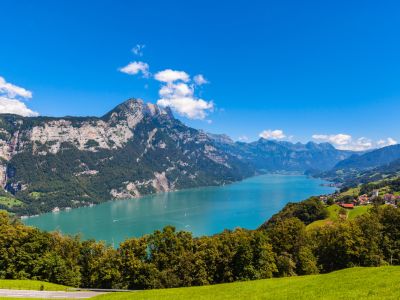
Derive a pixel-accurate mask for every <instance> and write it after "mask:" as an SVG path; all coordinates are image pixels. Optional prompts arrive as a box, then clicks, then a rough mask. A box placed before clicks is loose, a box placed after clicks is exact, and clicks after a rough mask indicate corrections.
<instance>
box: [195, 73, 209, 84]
mask: <svg viewBox="0 0 400 300" xmlns="http://www.w3.org/2000/svg"><path fill="white" fill-rule="evenodd" d="M193 81H194V83H195V84H197V85H203V84H206V83H208V80H207V79H205V78H204V76H203V75H202V74H198V75H196V76H194V77H193Z"/></svg>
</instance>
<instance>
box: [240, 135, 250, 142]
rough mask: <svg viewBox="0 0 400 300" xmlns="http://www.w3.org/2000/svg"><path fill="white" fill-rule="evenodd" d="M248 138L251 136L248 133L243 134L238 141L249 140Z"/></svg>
mask: <svg viewBox="0 0 400 300" xmlns="http://www.w3.org/2000/svg"><path fill="white" fill-rule="evenodd" d="M248 140H249V138H248V136H246V135H241V136H239V137H238V141H240V142H247V141H248Z"/></svg>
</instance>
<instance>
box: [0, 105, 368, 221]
mask: <svg viewBox="0 0 400 300" xmlns="http://www.w3.org/2000/svg"><path fill="white" fill-rule="evenodd" d="M371 153H372V152H371ZM353 154H354V152H351V151H342V150H337V149H335V148H334V147H333V146H332V145H330V144H328V143H322V144H316V143H312V142H310V143H307V144H301V143H295V144H294V143H290V142H282V141H272V140H265V139H260V140H258V141H256V142H252V143H242V142H234V141H232V140H231V139H230V138H229V137H228V136H226V135H216V134H210V133H205V132H203V131H201V130H196V129H193V128H190V127H188V126H186V125H184V124H183V123H182V122H180V121H179V120H177V119H175V118H174V116H173V114H172V113H171V111H170V110H169V109H168V108H166V109H164V108H161V107H159V106H157V105H154V104H150V103H144V102H143V101H142V100H136V99H129V100H127V101H125V102H124V103H122V104H120V105H118V106H117V107H116V108H114V109H113V110H111V111H110V112H108V113H107V114H105V115H104V116H103V117H100V118H98V117H62V118H53V117H30V118H27V117H21V116H17V115H9V114H3V115H0V185H1V186H2V187H3V189H4V191H3V192H0V208H4V209H7V210H9V211H12V212H15V213H18V214H36V213H40V212H45V211H49V210H52V209H54V208H55V207H58V208H66V207H77V206H83V205H89V204H91V203H100V202H104V201H107V200H110V199H119V198H132V197H139V196H141V195H145V194H151V193H157V192H166V191H172V190H178V189H183V188H191V187H198V186H208V185H222V184H227V183H231V182H234V181H237V180H241V179H243V178H246V177H249V176H253V175H256V174H260V173H263V172H280V171H290V172H293V171H295V172H305V171H306V170H310V169H312V170H319V172H321V171H326V170H329V169H331V168H332V167H334V166H335V165H337V164H338V163H339V162H340V161H343V160H346V159H352V160H356V157H355V156H352V155H353Z"/></svg>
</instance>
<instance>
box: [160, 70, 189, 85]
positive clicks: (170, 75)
mask: <svg viewBox="0 0 400 300" xmlns="http://www.w3.org/2000/svg"><path fill="white" fill-rule="evenodd" d="M154 78H155V79H156V80H158V81H161V82H166V83H172V82H175V81H178V80H181V81H183V82H188V81H189V79H190V77H189V75H188V74H187V73H186V72H184V71H174V70H171V69H166V70H164V71H160V72H158V73H156V75H154Z"/></svg>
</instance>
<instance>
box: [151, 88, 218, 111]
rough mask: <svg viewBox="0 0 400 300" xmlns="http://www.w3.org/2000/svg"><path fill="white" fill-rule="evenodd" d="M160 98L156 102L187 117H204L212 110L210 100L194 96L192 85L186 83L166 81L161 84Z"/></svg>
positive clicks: (212, 106) (212, 105)
mask: <svg viewBox="0 0 400 300" xmlns="http://www.w3.org/2000/svg"><path fill="white" fill-rule="evenodd" d="M159 94H160V97H161V98H160V99H159V100H158V101H157V104H158V105H160V106H163V107H167V106H168V107H170V108H171V109H172V110H173V111H175V112H177V113H178V114H179V115H181V116H185V117H187V118H189V119H204V118H205V117H206V116H207V113H208V112H209V111H212V110H213V108H214V104H213V103H212V101H205V100H203V99H200V98H196V97H195V96H194V91H193V87H190V86H189V85H187V84H186V83H183V82H179V83H167V84H166V85H164V86H162V87H161V89H160V91H159Z"/></svg>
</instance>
